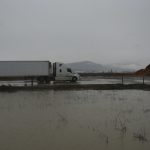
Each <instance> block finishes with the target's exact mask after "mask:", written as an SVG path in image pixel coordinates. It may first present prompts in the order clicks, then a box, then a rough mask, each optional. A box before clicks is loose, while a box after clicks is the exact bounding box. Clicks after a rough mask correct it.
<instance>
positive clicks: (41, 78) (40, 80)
mask: <svg viewBox="0 0 150 150" xmlns="http://www.w3.org/2000/svg"><path fill="white" fill-rule="evenodd" d="M37 81H38V83H39V84H44V81H45V79H44V78H43V77H39V78H38V79H37Z"/></svg>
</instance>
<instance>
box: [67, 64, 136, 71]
mask: <svg viewBox="0 0 150 150" xmlns="http://www.w3.org/2000/svg"><path fill="white" fill-rule="evenodd" d="M67 65H68V66H69V67H71V68H72V69H73V70H74V71H76V72H88V73H90V72H130V71H133V69H130V68H119V67H117V66H114V65H102V64H97V63H94V62H91V61H81V62H75V63H68V64H67Z"/></svg>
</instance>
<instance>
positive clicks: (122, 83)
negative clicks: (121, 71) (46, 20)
mask: <svg viewBox="0 0 150 150" xmlns="http://www.w3.org/2000/svg"><path fill="white" fill-rule="evenodd" d="M122 84H123V75H122Z"/></svg>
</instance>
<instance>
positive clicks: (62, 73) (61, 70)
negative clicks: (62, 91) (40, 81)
mask: <svg viewBox="0 0 150 150" xmlns="http://www.w3.org/2000/svg"><path fill="white" fill-rule="evenodd" d="M53 76H54V77H55V80H56V81H72V82H76V81H77V80H79V78H80V76H79V74H77V73H75V72H74V71H73V70H72V69H71V68H70V67H68V66H67V65H65V64H63V63H60V62H55V63H54V64H53Z"/></svg>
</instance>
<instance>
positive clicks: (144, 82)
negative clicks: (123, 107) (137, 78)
mask: <svg viewBox="0 0 150 150" xmlns="http://www.w3.org/2000/svg"><path fill="white" fill-rule="evenodd" d="M144 84H145V82H144V76H143V85H144Z"/></svg>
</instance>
